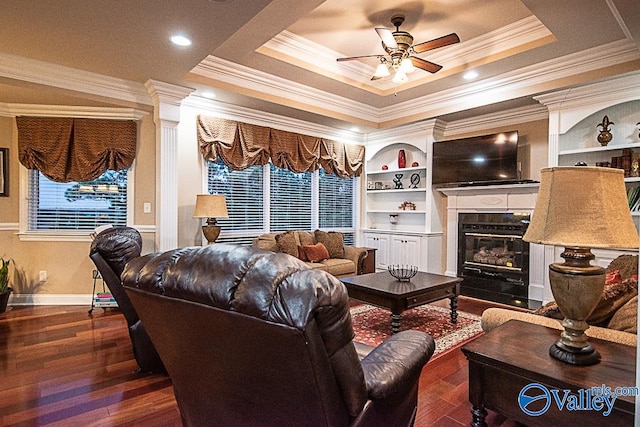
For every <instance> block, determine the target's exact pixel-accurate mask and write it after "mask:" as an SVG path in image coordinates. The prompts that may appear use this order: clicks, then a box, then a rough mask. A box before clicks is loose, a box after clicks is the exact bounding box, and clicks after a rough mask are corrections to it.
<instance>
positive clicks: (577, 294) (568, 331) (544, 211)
mask: <svg viewBox="0 0 640 427" xmlns="http://www.w3.org/2000/svg"><path fill="white" fill-rule="evenodd" d="M524 240H525V241H527V242H531V243H540V244H544V245H553V246H563V247H564V248H565V249H564V252H563V253H562V254H561V255H560V256H561V257H562V258H564V260H565V262H564V263H554V264H551V265H550V266H549V282H550V284H551V291H552V292H553V296H554V298H555V300H556V303H557V304H558V308H559V309H560V312H561V313H562V315H563V316H564V320H563V321H562V326H563V327H564V331H563V332H562V333H561V335H560V340H559V341H557V342H556V343H555V344H554V345H552V346H551V348H550V349H549V354H550V355H551V356H552V357H554V358H555V359H558V360H561V361H563V362H566V363H570V364H573V365H593V364H595V363H598V362H599V361H600V354H599V353H598V352H597V351H596V350H595V349H594V348H593V347H592V346H591V345H590V344H589V343H588V342H587V336H586V334H585V333H584V331H585V330H586V329H587V328H589V325H588V324H587V322H586V319H587V317H589V315H590V314H591V312H592V311H593V309H594V308H595V307H596V305H597V304H598V302H599V301H600V298H601V297H602V291H603V289H604V283H605V277H606V275H605V269H604V268H602V267H600V266H594V265H591V263H590V261H591V260H593V259H594V258H595V256H594V255H593V254H592V253H591V250H590V248H618V249H621V248H638V231H637V230H636V227H635V226H634V224H633V220H632V218H631V213H630V211H629V205H628V203H627V194H626V189H625V184H624V171H622V170H621V169H612V168H600V167H588V166H577V167H551V168H544V169H542V180H541V183H540V191H539V193H538V199H537V201H536V207H535V209H534V211H533V217H532V220H531V224H530V225H529V227H528V229H527V232H526V233H525V235H524Z"/></svg>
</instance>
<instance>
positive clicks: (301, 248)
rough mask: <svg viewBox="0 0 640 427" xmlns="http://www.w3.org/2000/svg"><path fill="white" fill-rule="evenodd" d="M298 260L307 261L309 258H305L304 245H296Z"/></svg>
mask: <svg viewBox="0 0 640 427" xmlns="http://www.w3.org/2000/svg"><path fill="white" fill-rule="evenodd" d="M298 258H300V261H309V258H307V253H306V252H305V250H304V245H303V246H300V245H298Z"/></svg>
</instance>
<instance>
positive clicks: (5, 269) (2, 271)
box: [0, 257, 13, 313]
mask: <svg viewBox="0 0 640 427" xmlns="http://www.w3.org/2000/svg"><path fill="white" fill-rule="evenodd" d="M11 262H12V260H11V259H7V260H5V259H4V257H0V313H4V312H5V311H6V310H7V303H8V302H9V295H10V294H11V291H13V288H11V287H9V264H11Z"/></svg>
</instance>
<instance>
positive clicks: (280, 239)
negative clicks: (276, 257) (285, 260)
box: [276, 231, 298, 258]
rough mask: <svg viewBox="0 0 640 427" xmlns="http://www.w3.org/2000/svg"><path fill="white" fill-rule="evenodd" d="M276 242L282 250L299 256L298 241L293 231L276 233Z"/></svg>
mask: <svg viewBox="0 0 640 427" xmlns="http://www.w3.org/2000/svg"><path fill="white" fill-rule="evenodd" d="M276 243H277V244H278V249H280V252H284V253H285V254H289V255H291V256H294V257H296V258H298V241H297V240H296V235H295V234H294V232H293V231H287V232H285V233H280V234H276Z"/></svg>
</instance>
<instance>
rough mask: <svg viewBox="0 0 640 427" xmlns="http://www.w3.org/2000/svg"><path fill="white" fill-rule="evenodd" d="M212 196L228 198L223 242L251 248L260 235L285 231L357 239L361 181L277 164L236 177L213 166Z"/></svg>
mask: <svg viewBox="0 0 640 427" xmlns="http://www.w3.org/2000/svg"><path fill="white" fill-rule="evenodd" d="M207 174H208V180H207V182H208V185H207V190H208V192H209V193H212V194H213V193H217V194H224V195H225V196H226V198H227V210H228V212H229V218H221V219H218V223H219V224H220V225H221V226H222V234H221V236H220V238H218V240H217V241H218V242H232V243H238V244H247V245H250V244H251V241H252V239H253V238H254V237H256V236H257V235H259V234H262V233H267V232H273V231H284V230H314V229H316V228H321V229H329V230H332V229H333V230H338V231H341V232H343V233H344V237H345V242H346V243H347V244H353V242H354V235H355V220H354V218H355V216H354V209H355V202H354V200H355V190H354V189H355V186H356V185H357V180H356V178H346V179H342V178H339V177H337V176H335V175H329V174H326V173H325V172H324V170H323V169H320V170H319V171H318V172H313V173H311V172H305V173H294V172H292V171H289V170H286V169H280V168H277V167H275V166H273V165H272V164H269V165H266V166H252V167H249V168H247V169H244V170H241V171H237V170H232V169H230V168H228V167H227V166H226V165H224V163H222V161H220V160H219V161H218V162H216V163H214V162H208V167H207Z"/></svg>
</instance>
